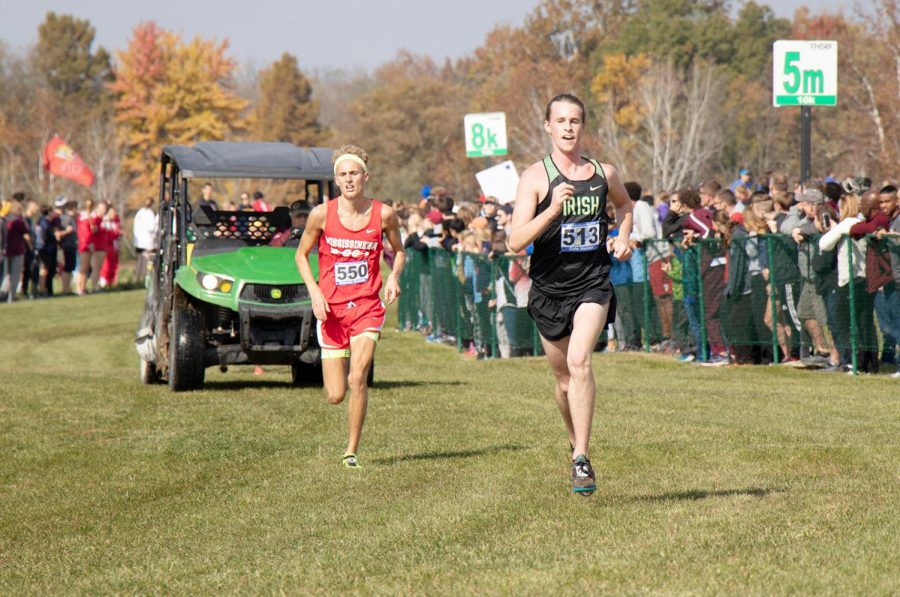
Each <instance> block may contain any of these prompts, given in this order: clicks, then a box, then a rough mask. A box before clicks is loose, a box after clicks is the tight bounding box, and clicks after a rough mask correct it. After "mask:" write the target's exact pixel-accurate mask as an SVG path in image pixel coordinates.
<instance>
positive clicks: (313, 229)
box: [294, 203, 331, 321]
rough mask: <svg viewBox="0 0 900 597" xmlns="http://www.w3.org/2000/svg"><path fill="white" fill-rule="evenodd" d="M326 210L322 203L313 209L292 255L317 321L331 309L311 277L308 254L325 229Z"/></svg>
mask: <svg viewBox="0 0 900 597" xmlns="http://www.w3.org/2000/svg"><path fill="white" fill-rule="evenodd" d="M327 209H328V208H327V207H326V206H325V204H324V203H323V204H322V205H317V206H316V207H314V208H313V210H312V211H311V212H310V214H309V218H308V219H307V221H306V229H304V231H303V236H302V237H300V244H299V245H297V252H296V253H294V262H295V263H296V264H297V271H299V272H300V277H301V278H303V283H304V284H306V288H307V290H309V298H310V300H311V301H312V308H313V314H314V315H315V316H316V319H318V320H319V321H325V319H326V318H327V317H328V313H329V312H330V311H331V308H330V307H329V306H328V302H327V301H326V300H325V295H324V294H322V290H321V289H320V288H319V285H318V283H316V278H315V276H313V273H312V268H310V266H309V254H310V253H311V252H312V250H313V247H315V246H316V243H318V242H319V236H321V234H322V231H323V230H324V229H325V215H326V213H327Z"/></svg>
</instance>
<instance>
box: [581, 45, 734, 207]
mask: <svg viewBox="0 0 900 597" xmlns="http://www.w3.org/2000/svg"><path fill="white" fill-rule="evenodd" d="M604 63H605V64H604V69H603V70H602V71H601V72H600V73H599V74H598V75H597V76H596V77H595V79H594V82H593V87H592V88H593V91H594V94H595V96H596V98H597V100H598V101H599V102H600V103H601V105H604V106H606V108H605V109H603V110H601V119H600V131H599V132H600V135H601V138H602V139H603V141H604V144H605V146H606V148H607V150H608V151H609V152H610V153H611V154H612V157H613V158H614V159H615V161H616V162H617V163H618V164H619V168H620V169H621V171H622V173H623V175H624V176H627V177H630V178H639V179H642V180H643V181H644V182H645V184H647V185H648V186H649V187H650V189H652V190H653V191H661V190H671V189H676V188H678V187H680V186H683V185H685V184H688V183H693V182H695V181H696V179H697V178H698V176H703V175H705V174H707V173H708V172H709V169H710V164H711V162H712V160H713V158H714V157H715V156H716V155H717V153H718V152H719V150H720V149H721V147H722V143H723V136H722V134H721V118H720V114H721V112H720V107H721V101H722V91H723V90H722V86H721V83H720V77H719V73H718V72H717V67H715V66H714V65H711V64H708V63H705V62H703V61H699V60H698V61H696V62H695V63H694V64H693V65H692V66H690V67H689V68H687V69H684V68H679V67H678V66H677V65H676V64H675V61H674V60H665V61H653V60H651V59H650V58H649V57H648V56H646V55H644V54H638V55H637V56H634V57H630V58H629V57H626V56H623V55H621V54H614V55H607V56H606V57H605V58H604Z"/></svg>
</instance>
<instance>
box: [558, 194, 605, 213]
mask: <svg viewBox="0 0 900 597" xmlns="http://www.w3.org/2000/svg"><path fill="white" fill-rule="evenodd" d="M599 210H600V196H599V195H581V196H576V197H569V198H568V199H566V202H565V203H563V217H565V216H592V215H595V214H596V213H598V211H599Z"/></svg>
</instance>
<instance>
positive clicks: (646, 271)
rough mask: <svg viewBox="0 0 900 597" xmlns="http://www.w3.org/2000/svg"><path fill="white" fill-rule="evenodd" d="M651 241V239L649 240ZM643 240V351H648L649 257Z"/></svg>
mask: <svg viewBox="0 0 900 597" xmlns="http://www.w3.org/2000/svg"><path fill="white" fill-rule="evenodd" d="M650 242H653V241H650ZM646 245H647V243H646V242H644V247H645V248H644V284H643V290H644V300H643V301H642V303H643V305H644V315H643V316H644V352H650V300H651V296H650V257H649V251H648V250H647V249H646Z"/></svg>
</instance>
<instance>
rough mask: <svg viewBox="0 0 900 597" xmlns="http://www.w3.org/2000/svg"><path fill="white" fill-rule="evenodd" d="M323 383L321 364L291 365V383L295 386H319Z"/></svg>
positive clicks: (298, 363) (297, 363)
mask: <svg viewBox="0 0 900 597" xmlns="http://www.w3.org/2000/svg"><path fill="white" fill-rule="evenodd" d="M323 382H324V379H323V378H322V364H321V363H313V364H309V363H300V362H296V363H292V364H291V383H292V384H294V385H295V386H319V385H322V383H323Z"/></svg>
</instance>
